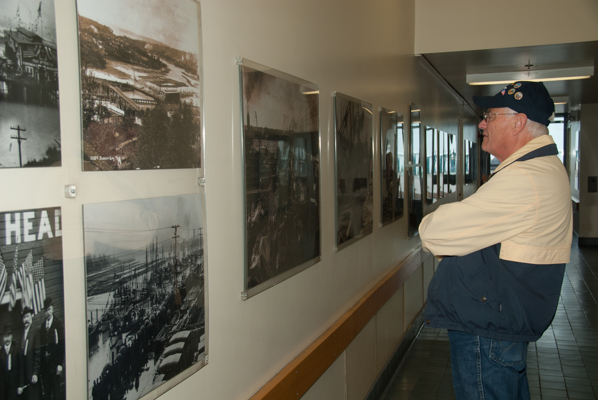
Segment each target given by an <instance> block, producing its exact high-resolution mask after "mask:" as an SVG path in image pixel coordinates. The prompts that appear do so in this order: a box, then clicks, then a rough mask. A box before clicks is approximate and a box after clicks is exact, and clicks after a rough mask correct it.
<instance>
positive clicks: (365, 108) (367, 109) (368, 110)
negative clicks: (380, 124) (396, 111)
mask: <svg viewBox="0 0 598 400" xmlns="http://www.w3.org/2000/svg"><path fill="white" fill-rule="evenodd" d="M361 108H363V109H364V110H366V111H367V112H369V113H370V114H372V115H374V114H373V113H372V111H370V109H369V108H367V107H364V106H361Z"/></svg>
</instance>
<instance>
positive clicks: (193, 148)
mask: <svg viewBox="0 0 598 400" xmlns="http://www.w3.org/2000/svg"><path fill="white" fill-rule="evenodd" d="M77 12H78V23H79V57H80V63H81V64H80V68H81V108H82V110H81V112H82V125H83V126H82V129H83V153H84V154H83V169H84V170H85V171H113V170H136V169H165V168H166V169H167V168H200V167H201V163H202V161H201V151H202V149H201V147H202V138H201V132H202V130H201V119H202V118H203V117H202V115H201V82H200V80H201V77H200V67H201V53H200V39H199V37H200V22H199V20H200V19H199V4H198V3H197V2H195V1H193V0H147V1H136V0H105V1H101V2H98V1H95V0H77ZM131 15H134V16H135V17H134V18H131Z"/></svg>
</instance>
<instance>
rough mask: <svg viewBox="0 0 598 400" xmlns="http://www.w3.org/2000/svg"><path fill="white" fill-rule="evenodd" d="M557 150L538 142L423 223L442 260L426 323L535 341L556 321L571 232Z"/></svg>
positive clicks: (426, 240) (427, 246) (426, 242)
mask: <svg viewBox="0 0 598 400" xmlns="http://www.w3.org/2000/svg"><path fill="white" fill-rule="evenodd" d="M547 150H550V151H549V152H548V154H552V155H546V151H547ZM538 152H540V155H539V156H538V155H537V153H538ZM555 153H556V146H555V145H554V142H553V140H552V138H551V137H550V136H548V135H544V136H541V137H539V138H535V139H533V140H532V141H530V142H529V143H527V144H526V145H525V146H523V147H522V148H521V149H519V150H518V151H516V152H515V153H514V154H512V155H511V156H510V157H508V158H507V159H506V160H504V161H503V162H502V163H501V164H500V165H499V166H498V168H497V169H496V170H495V172H494V174H493V175H492V177H491V179H490V180H489V181H488V182H486V183H485V184H484V185H483V186H481V187H480V188H479V189H478V191H477V192H476V193H475V194H473V195H471V196H470V197H468V198H467V199H465V200H463V201H461V202H458V203H451V204H445V205H442V206H440V207H439V208H438V209H437V210H436V211H434V212H433V213H431V214H429V215H427V216H426V217H425V218H424V219H423V220H422V222H421V224H420V226H419V234H420V236H421V240H422V247H423V248H424V250H426V251H429V252H431V253H433V254H434V255H435V256H436V257H438V258H441V259H442V260H441V262H440V264H439V266H438V270H437V272H436V274H435V275H434V277H433V279H432V281H431V282H430V286H429V288H428V303H427V305H426V317H425V318H426V323H427V324H428V326H431V327H438V328H447V329H454V330H458V331H463V332H468V333H471V334H476V335H480V336H484V337H489V338H493V339H498V340H509V341H520V342H529V341H534V340H537V339H538V338H539V337H540V336H541V335H542V333H543V332H544V330H546V328H547V327H548V326H549V325H550V322H551V321H552V318H553V317H554V313H555V311H556V306H557V304H558V298H559V295H560V290H561V285H562V281H563V275H564V270H565V264H566V263H568V262H569V259H570V255H571V240H572V230H573V218H572V209H571V192H570V186H569V178H568V176H567V172H566V170H565V167H564V166H563V163H562V162H561V161H560V159H559V158H558V156H557V155H556V154H555ZM535 154H536V156H534V155H535ZM522 157H523V158H524V159H525V158H526V157H527V158H529V159H526V160H520V159H521V158H522Z"/></svg>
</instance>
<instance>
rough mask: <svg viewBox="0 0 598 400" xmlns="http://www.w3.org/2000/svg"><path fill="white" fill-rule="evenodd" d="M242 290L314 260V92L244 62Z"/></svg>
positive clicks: (316, 232)
mask: <svg viewBox="0 0 598 400" xmlns="http://www.w3.org/2000/svg"><path fill="white" fill-rule="evenodd" d="M240 72H241V80H242V83H241V88H242V94H241V98H242V106H241V109H242V115H243V117H244V121H243V145H244V148H243V151H244V162H245V170H244V171H245V211H246V214H245V219H246V220H245V223H246V235H245V236H246V243H245V246H246V260H245V265H246V268H245V290H246V291H250V290H251V289H255V291H261V290H259V288H264V285H265V286H267V285H268V283H267V282H270V283H272V280H273V279H286V278H288V277H290V275H293V274H294V273H293V272H300V271H298V270H301V268H299V267H305V268H306V267H308V266H310V265H313V264H314V263H316V262H317V261H318V260H319V257H320V178H319V175H320V136H319V94H318V88H317V85H315V84H313V83H309V82H306V81H303V80H301V79H298V78H295V77H291V76H289V75H287V74H284V73H282V72H279V71H275V70H272V69H267V68H265V67H263V66H260V65H258V64H255V63H252V62H250V61H247V60H243V62H242V64H241V65H240Z"/></svg>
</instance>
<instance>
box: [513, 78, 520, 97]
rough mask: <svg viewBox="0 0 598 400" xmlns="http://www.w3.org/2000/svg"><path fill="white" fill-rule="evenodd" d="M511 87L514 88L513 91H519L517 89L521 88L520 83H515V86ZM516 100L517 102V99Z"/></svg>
mask: <svg viewBox="0 0 598 400" xmlns="http://www.w3.org/2000/svg"><path fill="white" fill-rule="evenodd" d="M513 87H514V88H515V89H519V88H520V87H521V83H520V82H517V83H516V84H514V85H513ZM518 100H519V99H518Z"/></svg>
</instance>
